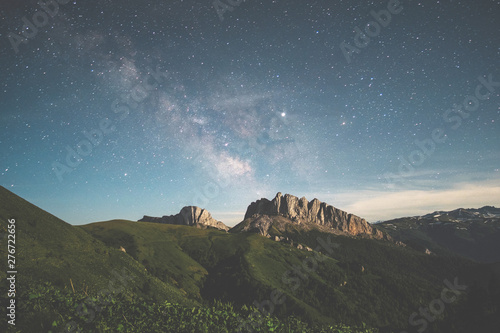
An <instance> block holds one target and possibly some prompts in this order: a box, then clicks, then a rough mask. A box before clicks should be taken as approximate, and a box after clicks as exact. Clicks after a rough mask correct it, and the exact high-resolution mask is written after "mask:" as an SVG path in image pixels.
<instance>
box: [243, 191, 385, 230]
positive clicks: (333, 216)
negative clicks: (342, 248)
mask: <svg viewBox="0 0 500 333" xmlns="http://www.w3.org/2000/svg"><path fill="white" fill-rule="evenodd" d="M261 215H268V216H283V217H286V218H288V219H290V220H291V221H292V222H293V223H297V224H311V223H312V224H317V225H320V226H324V227H328V228H329V229H333V230H335V231H340V232H342V233H346V234H349V235H354V236H356V235H369V236H371V237H374V238H384V234H383V233H382V232H381V231H379V230H377V229H375V228H373V227H372V226H371V225H370V224H369V223H368V222H367V221H366V220H365V219H363V218H360V217H358V216H356V215H353V214H349V213H347V212H345V211H342V210H340V209H337V208H335V207H333V206H331V205H328V204H327V203H325V202H321V201H319V200H318V199H316V198H315V199H313V200H311V201H308V200H307V199H306V198H305V197H302V198H300V199H299V198H298V197H296V196H293V195H291V194H285V195H282V193H281V192H278V193H277V194H276V196H275V197H274V199H273V200H268V199H266V198H262V199H260V200H257V201H256V202H252V203H251V204H250V206H248V208H247V211H246V214H245V219H247V218H252V217H256V218H257V217H259V216H261Z"/></svg>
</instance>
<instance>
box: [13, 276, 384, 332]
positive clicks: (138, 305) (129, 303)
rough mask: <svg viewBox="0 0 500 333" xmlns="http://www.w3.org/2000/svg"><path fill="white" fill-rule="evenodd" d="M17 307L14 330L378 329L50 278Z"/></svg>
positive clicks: (293, 330)
mask: <svg viewBox="0 0 500 333" xmlns="http://www.w3.org/2000/svg"><path fill="white" fill-rule="evenodd" d="M19 299H21V300H22V301H21V302H20V304H21V306H20V308H19V309H18V311H19V315H20V317H22V320H20V321H18V324H17V325H16V326H15V327H10V328H9V332H49V333H50V332H82V333H83V332H178V333H184V332H185V333H188V332H207V333H209V332H228V333H229V332H238V331H239V329H241V328H242V327H243V325H242V323H243V322H244V323H246V324H247V325H248V327H250V328H251V330H245V329H243V330H241V331H242V332H247V331H251V332H305V333H307V332H325V333H326V332H335V333H375V332H378V331H377V330H375V329H370V328H366V327H364V328H355V327H348V326H345V325H336V326H332V325H329V326H323V327H320V326H310V325H309V324H307V323H304V322H302V321H301V320H300V319H298V318H296V317H287V318H286V319H284V320H283V319H278V318H276V317H273V316H266V317H264V316H262V315H261V314H260V312H259V311H258V310H257V309H255V308H253V307H247V306H243V307H241V308H238V309H237V308H236V307H234V306H233V305H231V304H230V303H221V302H213V304H212V305H211V306H198V307H191V306H185V305H180V304H173V303H170V302H168V301H165V302H151V301H146V300H144V299H142V298H137V297H134V296H132V297H130V296H129V295H127V293H125V292H124V293H117V294H109V295H106V296H103V295H96V296H88V295H85V294H84V293H79V294H77V293H74V292H72V291H71V290H61V289H59V288H55V287H54V286H52V285H51V284H49V283H45V284H43V285H40V286H37V287H35V288H32V289H30V290H29V291H25V292H23V293H22V294H21V295H20V297H19Z"/></svg>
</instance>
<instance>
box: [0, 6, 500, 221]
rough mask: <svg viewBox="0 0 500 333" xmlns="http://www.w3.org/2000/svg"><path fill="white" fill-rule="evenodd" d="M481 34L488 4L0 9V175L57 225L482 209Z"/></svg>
mask: <svg viewBox="0 0 500 333" xmlns="http://www.w3.org/2000/svg"><path fill="white" fill-rule="evenodd" d="M499 27H500V1H497V0H494V1H493V0H476V1H473V0H463V1H449V0H439V1H435V0H434V1H409V0H401V1H396V0H384V1H366V0H362V1H356V3H355V4H353V1H320V0H317V1H308V0H300V1H299V0H286V1H285V0H275V1H271V0H265V1H259V0H247V1H241V0H216V1H213V0H203V1H201V0H183V1H182V0H180V1H179V0H177V1H166V0H162V1H157V0H151V1H131V0H123V1H117V0H100V1H93V0H88V1H68V0H59V1H57V2H56V1H55V0H54V1H50V0H47V1H46V2H45V3H44V2H42V3H37V1H26V0H21V1H17V0H16V1H14V0H2V4H1V5H0V61H1V69H0V73H1V75H0V153H1V159H0V185H2V186H4V187H6V188H8V189H9V190H11V191H13V192H14V193H16V194H18V195H20V196H22V197H23V198H25V199H26V200H28V201H30V202H32V203H34V204H36V205H37V206H39V207H41V208H43V209H44V210H47V211H49V212H51V213H52V214H54V215H56V216H58V217H60V218H62V219H64V220H65V221H67V222H69V223H72V224H83V223H90V222H95V221H102V220H108V219H114V218H122V219H131V220H137V219H139V218H141V217H142V216H143V215H145V214H146V215H153V216H162V215H166V214H175V213H177V212H178V211H179V210H180V209H181V208H182V207H183V206H186V205H197V206H200V207H202V208H206V209H208V210H209V211H210V212H211V213H212V216H213V217H214V218H216V219H218V220H221V221H223V222H225V223H226V224H228V225H230V226H231V225H234V224H235V223H237V222H239V221H241V220H242V218H243V215H244V213H245V210H246V207H247V206H248V205H249V204H250V203H251V202H252V201H255V200H257V199H259V198H261V197H267V198H273V197H274V195H275V194H276V193H277V192H283V193H290V194H293V195H296V196H298V197H302V196H305V197H306V198H308V199H309V200H311V199H313V198H315V197H316V198H318V199H320V200H321V201H325V202H328V203H329V204H331V205H333V206H335V207H337V208H340V209H343V210H346V211H348V212H350V213H353V214H356V215H359V216H362V217H365V218H366V219H367V220H368V221H370V222H375V221H378V220H385V219H390V218H395V217H400V216H408V215H419V214H424V213H428V212H432V211H434V210H445V209H455V208H459V207H465V208H469V207H481V206H484V205H496V206H500V172H499V168H500V66H499V65H500V61H499V60H500V58H499V56H500V35H499V33H498V30H499Z"/></svg>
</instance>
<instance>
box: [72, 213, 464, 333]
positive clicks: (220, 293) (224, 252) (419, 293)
mask: <svg viewBox="0 0 500 333" xmlns="http://www.w3.org/2000/svg"><path fill="white" fill-rule="evenodd" d="M81 228H82V229H84V230H87V231H88V232H89V233H91V234H92V235H93V236H94V237H96V238H97V239H100V240H102V241H103V242H104V243H106V244H108V245H109V246H112V247H119V246H123V247H124V248H125V249H127V253H129V254H131V255H132V256H133V257H134V258H135V259H136V260H138V261H139V262H143V263H144V264H145V265H146V267H147V268H148V271H150V272H151V273H152V274H156V276H157V277H158V278H159V279H161V280H163V281H170V282H172V283H174V284H175V285H177V286H180V287H182V290H186V291H188V294H189V296H190V297H194V298H195V299H198V300H200V299H201V300H204V301H205V302H211V301H214V300H222V301H224V302H231V303H232V304H235V305H236V306H242V305H244V304H252V303H253V302H254V301H257V303H256V305H258V304H260V303H262V302H264V301H266V300H269V299H270V298H271V295H272V292H273V291H274V290H280V291H281V292H282V293H283V295H284V297H285V298H286V301H285V302H283V303H282V304H275V305H274V306H273V311H272V313H273V314H276V315H278V316H280V317H281V318H285V317H286V316H289V315H295V316H299V317H300V318H303V319H304V320H306V321H308V322H310V323H313V322H314V323H325V324H327V323H329V324H331V323H339V322H342V323H346V324H350V325H361V324H362V323H367V324H369V325H371V326H374V327H381V328H385V329H387V330H390V329H391V328H392V329H395V328H398V327H399V328H405V325H407V323H408V316H409V315H410V314H411V313H413V312H414V311H415V310H417V309H418V308H419V307H421V306H422V305H423V304H428V303H429V302H430V301H431V300H433V299H434V298H436V295H438V296H439V294H440V292H441V290H442V289H443V287H444V285H443V280H444V279H448V280H453V279H454V278H455V277H457V276H459V275H460V274H462V272H463V271H467V270H470V269H471V268H472V267H473V265H474V264H473V263H472V262H469V261H467V260H463V259H459V258H452V257H438V256H429V255H426V254H423V253H419V252H417V251H415V250H413V249H410V248H403V247H398V246H396V245H394V244H392V243H390V242H382V241H376V240H369V239H354V238H349V237H342V236H334V235H327V234H325V233H322V232H319V231H317V230H307V231H303V230H300V228H294V227H293V226H290V227H289V228H288V229H287V231H286V232H283V231H279V232H278V231H276V230H273V229H271V230H270V232H271V233H275V234H273V236H274V235H278V236H286V237H288V238H289V239H290V240H293V241H294V245H293V246H292V245H291V244H290V243H287V242H276V241H273V240H271V239H269V238H266V237H263V236H260V235H257V234H250V233H225V232H221V231H217V230H200V229H195V228H191V227H186V226H174V225H163V224H153V223H142V222H141V223H138V222H131V221H109V222H102V223H94V224H91V225H87V226H82V227H81ZM328 236H331V237H332V238H331V239H330V242H332V243H335V245H336V247H334V248H333V250H332V251H331V253H328V251H327V249H325V248H322V247H321V246H320V243H319V242H318V238H322V239H323V241H324V242H327V243H328V240H327V238H328ZM297 244H302V245H304V246H306V245H307V246H309V247H310V248H312V249H318V250H320V251H321V252H323V254H319V253H317V252H316V251H312V252H310V251H307V250H305V249H302V250H299V249H297V248H296V246H297ZM318 246H319V247H318ZM128 249H130V250H128ZM326 255H327V256H326ZM312 258H316V259H315V260H314V262H315V264H314V262H313V261H311V260H312ZM145 260H147V262H145ZM304 263H306V268H304V266H303V264H304ZM294 269H295V271H294ZM307 269H308V270H307ZM395 302H397V306H395V305H394V304H395Z"/></svg>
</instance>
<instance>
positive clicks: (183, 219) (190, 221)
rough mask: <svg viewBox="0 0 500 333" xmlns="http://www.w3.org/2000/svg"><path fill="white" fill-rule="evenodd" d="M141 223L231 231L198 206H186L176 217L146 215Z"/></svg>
mask: <svg viewBox="0 0 500 333" xmlns="http://www.w3.org/2000/svg"><path fill="white" fill-rule="evenodd" d="M139 222H155V223H165V224H176V225H188V226H195V227H198V228H202V229H204V228H207V227H212V228H216V229H220V230H224V231H228V230H229V227H228V226H226V225H225V224H224V223H222V222H220V221H217V220H215V219H214V218H212V216H211V215H210V213H209V212H208V211H207V210H205V209H202V208H200V207H196V206H186V207H184V208H182V209H181V211H180V212H179V214H176V215H164V216H162V217H152V216H146V215H144V217H143V218H142V219H140V220H139Z"/></svg>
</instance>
